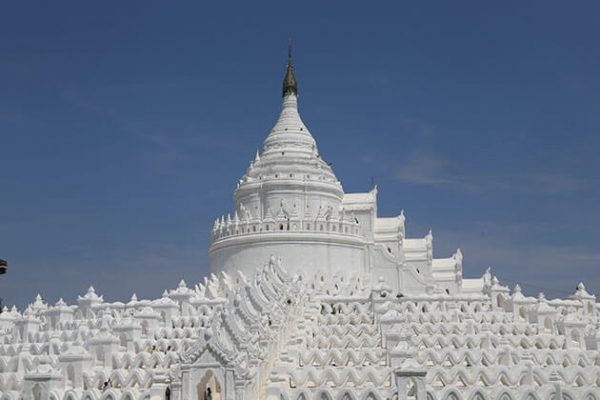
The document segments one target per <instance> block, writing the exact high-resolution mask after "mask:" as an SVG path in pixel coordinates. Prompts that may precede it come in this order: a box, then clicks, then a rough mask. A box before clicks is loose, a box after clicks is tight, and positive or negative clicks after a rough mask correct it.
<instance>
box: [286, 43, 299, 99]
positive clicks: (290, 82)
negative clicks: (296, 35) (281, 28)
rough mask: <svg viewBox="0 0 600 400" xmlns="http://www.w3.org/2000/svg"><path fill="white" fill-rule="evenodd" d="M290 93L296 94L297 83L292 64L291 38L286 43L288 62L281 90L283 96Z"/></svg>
mask: <svg viewBox="0 0 600 400" xmlns="http://www.w3.org/2000/svg"><path fill="white" fill-rule="evenodd" d="M290 93H294V94H295V95H296V96H298V83H297V82H296V77H295V76H294V64H292V40H291V39H290V41H289V43H288V63H287V70H286V72H285V77H284V78H283V91H282V96H283V97H285V96H287V95H288V94H290Z"/></svg>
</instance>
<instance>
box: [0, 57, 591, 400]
mask: <svg viewBox="0 0 600 400" xmlns="http://www.w3.org/2000/svg"><path fill="white" fill-rule="evenodd" d="M283 89H284V90H283V94H284V99H283V109H282V113H281V116H280V118H279V120H278V121H277V124H276V125H275V127H274V128H273V130H272V132H271V133H270V134H269V135H268V137H267V139H266V141H265V144H264V148H263V151H262V153H260V154H257V156H256V158H255V160H254V161H253V162H252V163H251V164H250V166H249V167H248V170H247V171H246V173H245V174H244V176H243V177H242V178H241V179H240V182H239V184H238V187H237V189H236V192H235V212H234V215H233V217H231V216H228V217H223V218H220V219H219V220H217V221H216V222H215V225H214V228H213V230H212V233H211V235H212V236H211V237H212V243H211V248H210V258H211V268H212V271H213V274H211V276H210V277H208V278H204V279H203V280H202V281H201V282H200V283H198V284H196V285H195V286H194V287H193V288H189V287H187V285H186V284H185V282H183V281H182V282H181V283H180V284H179V286H178V287H177V288H174V289H172V290H166V291H165V292H164V294H163V296H162V297H161V298H158V299H154V300H139V299H138V298H137V297H136V296H135V294H134V295H133V296H132V298H131V300H130V301H129V302H127V303H121V302H114V303H111V302H106V301H105V300H104V299H103V297H102V296H99V295H97V294H96V292H95V290H94V288H93V287H90V288H89V289H88V291H87V293H86V294H85V295H83V296H80V297H79V298H78V301H77V304H75V305H67V304H65V302H64V301H62V299H61V300H59V301H58V302H57V303H56V304H55V305H54V306H49V305H48V304H46V303H45V302H44V301H43V299H42V298H41V296H39V295H38V297H37V298H36V299H35V301H34V302H33V303H32V304H30V305H29V306H28V307H27V309H26V310H25V311H24V312H19V311H17V310H16V309H14V308H13V310H10V311H9V310H7V309H5V310H4V312H2V313H1V314H0V400H17V399H23V400H30V399H31V400H79V399H83V400H109V399H110V400H137V399H152V400H154V399H156V400H158V399H173V400H207V399H208V397H207V393H208V389H209V388H210V390H211V398H212V399H214V400H255V399H268V400H309V399H318V400H383V399H397V400H405V399H416V400H461V399H462V400H496V399H497V400H551V399H552V400H559V399H570V400H579V399H585V400H600V353H599V346H600V317H599V316H600V307H599V305H598V304H597V303H596V298H595V296H593V295H590V294H589V293H588V292H587V291H586V289H585V287H584V285H583V284H581V283H580V284H579V285H578V286H577V289H576V291H575V293H574V294H573V295H572V296H570V298H569V299H565V300H560V299H555V300H548V299H546V298H545V297H544V295H543V294H540V295H539V296H538V297H537V298H532V297H526V296H525V295H523V293H522V292H521V289H520V288H519V287H518V286H517V287H515V288H514V290H513V291H512V292H511V291H510V290H509V289H508V288H507V287H505V286H502V285H501V284H500V283H499V281H498V279H497V278H496V277H494V276H492V274H491V271H490V270H489V269H488V270H487V271H486V272H485V273H484V274H483V276H482V277H481V278H478V279H463V278H462V258H463V256H462V253H461V251H460V250H457V251H456V253H455V254H454V255H452V256H451V257H448V258H442V259H434V258H433V249H432V246H433V238H432V235H431V233H429V234H428V235H426V236H425V237H423V238H415V239H411V238H406V236H405V229H404V214H403V213H401V214H400V215H399V216H397V217H393V218H381V217H378V216H377V189H376V188H373V190H371V191H370V192H368V193H351V194H347V193H344V191H343V189H342V185H341V184H340V182H339V181H338V180H337V178H336V177H335V175H334V173H333V171H332V170H331V168H330V167H329V166H328V165H327V163H325V162H324V161H323V160H322V159H321V157H320V156H319V153H318V150H317V146H316V143H315V141H314V139H313V137H312V136H311V134H310V132H309V131H308V129H307V128H306V126H305V125H304V123H303V122H302V121H301V119H300V116H299V115H298V110H297V87H296V83H295V79H294V76H293V70H292V67H291V64H290V65H288V71H287V74H286V78H285V80H284V88H283Z"/></svg>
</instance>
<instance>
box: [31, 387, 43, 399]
mask: <svg viewBox="0 0 600 400" xmlns="http://www.w3.org/2000/svg"><path fill="white" fill-rule="evenodd" d="M32 394H33V400H42V385H40V384H39V383H36V384H35V386H34V387H33V389H32Z"/></svg>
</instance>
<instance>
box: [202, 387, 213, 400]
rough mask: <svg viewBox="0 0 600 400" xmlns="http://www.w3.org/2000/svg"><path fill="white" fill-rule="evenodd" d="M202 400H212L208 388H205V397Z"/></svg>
mask: <svg viewBox="0 0 600 400" xmlns="http://www.w3.org/2000/svg"><path fill="white" fill-rule="evenodd" d="M204 400H212V392H211V391H210V388H209V387H207V388H206V396H205V398H204Z"/></svg>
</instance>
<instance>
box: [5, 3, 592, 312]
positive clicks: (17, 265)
mask: <svg viewBox="0 0 600 400" xmlns="http://www.w3.org/2000/svg"><path fill="white" fill-rule="evenodd" d="M25 3H26V2H25V1H21V2H17V1H13V2H3V3H2V5H1V6H0V187H1V193H0V258H6V259H8V261H9V265H10V270H9V273H8V274H6V275H4V276H2V277H0V296H1V297H2V298H3V300H4V303H5V304H8V305H11V304H13V303H16V304H17V305H18V306H19V307H22V306H23V305H25V304H26V303H28V302H29V301H32V300H33V298H34V296H35V295H36V293H38V292H39V293H40V294H42V295H43V296H44V298H45V299H47V300H48V301H50V302H51V303H54V302H56V301H57V299H58V298H59V297H61V296H62V297H64V298H65V300H66V301H68V302H73V301H74V300H75V298H76V296H77V295H78V294H82V293H84V292H85V290H86V289H87V287H88V286H89V285H90V284H93V285H94V286H95V287H96V290H97V292H98V293H101V294H104V295H105V298H106V299H107V300H111V301H115V300H128V299H129V297H130V296H131V294H132V293H133V292H137V295H138V297H140V298H141V297H146V298H147V297H154V296H160V294H161V293H162V291H163V290H164V289H165V288H172V287H174V286H175V285H176V284H177V282H178V281H179V280H180V279H181V278H185V279H186V280H187V281H188V283H189V284H192V283H195V282H197V281H199V280H200V279H201V278H202V277H203V276H204V275H205V274H206V273H207V270H208V256H207V247H208V240H209V231H210V229H211V227H212V222H213V221H214V218H215V217H216V216H218V215H220V214H222V213H223V212H227V211H229V210H231V207H232V193H233V190H234V188H235V183H236V181H237V179H238V178H239V177H240V176H241V175H242V174H243V172H244V170H245V169H246V167H247V165H248V162H249V161H250V160H251V159H252V158H253V156H254V153H255V151H256V148H257V147H259V146H260V145H261V144H262V141H263V139H264V138H265V137H266V135H267V133H268V132H269V130H270V128H271V127H272V125H273V124H274V122H275V119H276V117H277V115H278V112H279V107H280V100H281V98H280V95H281V93H280V90H281V86H280V85H281V79H282V77H283V73H284V67H285V62H286V46H287V41H288V38H290V37H291V38H293V41H294V52H295V64H296V73H297V78H298V81H299V91H300V109H301V114H302V116H303V118H304V121H305V122H306V124H307V125H308V126H309V128H310V130H311V132H312V133H313V135H314V136H315V138H316V140H317V142H318V144H319V149H320V152H321V154H322V155H323V157H324V158H325V159H327V160H328V161H329V162H332V163H333V168H334V171H335V172H336V174H337V176H338V178H339V179H340V180H341V182H342V184H343V185H344V188H345V190H346V191H348V192H351V191H365V190H368V189H369V188H370V186H371V181H372V179H374V180H375V182H376V183H377V184H378V186H379V194H380V196H379V212H380V214H382V215H388V216H390V215H396V214H398V213H399V212H400V210H401V209H404V210H405V213H406V216H407V231H408V234H409V236H413V237H422V236H424V235H425V234H426V233H427V231H428V230H429V229H430V228H431V229H433V235H434V254H435V256H437V257H446V256H449V255H451V254H452V252H453V251H454V249H456V248H457V247H460V248H461V250H462V251H463V253H464V256H465V259H464V263H465V264H464V275H465V276H466V277H479V276H481V274H482V273H483V271H484V269H485V267H487V266H488V265H490V266H492V270H493V272H494V273H495V274H496V275H498V276H499V278H500V280H501V281H502V282H504V283H507V284H510V286H511V287H512V286H513V285H514V282H515V281H519V282H523V285H522V286H523V288H524V290H525V291H526V292H527V293H529V294H532V295H535V294H537V292H538V291H540V290H542V289H540V287H541V288H543V290H544V292H546V295H547V296H548V297H553V296H565V295H568V294H569V293H572V292H573V291H574V288H575V285H576V284H577V282H578V281H580V280H583V281H584V282H585V283H586V284H587V287H588V289H589V290H590V291H591V292H595V293H600V268H599V267H600V229H599V226H600V211H599V201H600V188H599V183H600V160H599V158H598V153H599V152H600V138H599V135H600V132H599V128H600V95H599V93H600V74H599V71H600V52H599V47H598V46H599V39H600V17H599V15H600V3H598V2H597V1H595V2H591V1H590V2H585V1H582V2H564V1H560V2H559V1H528V2H522V1H514V2H511V1H503V2H494V4H492V2H481V1H472V2H463V1H457V2H454V1H452V2H450V1H438V2H435V1H431V2H420V1H413V2H391V1H382V2H364V1H360V2H359V1H356V2H352V1H343V2H342V1H340V2H335V1H328V2H317V1H307V2H288V1H260V2H247V1H243V2H242V1H240V2H237V3H233V2H205V3H203V4H201V2H196V1H195V2H177V4H175V2H164V1H160V2H159V1H101V2H81V1H73V2H67V1H61V2H39V3H33V2H28V6H25V5H24V4H25Z"/></svg>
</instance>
